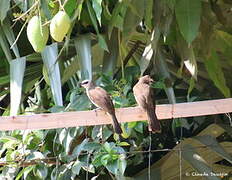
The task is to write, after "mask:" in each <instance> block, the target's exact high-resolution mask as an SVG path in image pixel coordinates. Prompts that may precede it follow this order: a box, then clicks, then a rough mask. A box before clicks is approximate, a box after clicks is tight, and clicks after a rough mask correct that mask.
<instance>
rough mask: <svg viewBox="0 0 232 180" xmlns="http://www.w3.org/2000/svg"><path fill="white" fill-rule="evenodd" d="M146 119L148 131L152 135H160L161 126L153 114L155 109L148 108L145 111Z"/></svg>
mask: <svg viewBox="0 0 232 180" xmlns="http://www.w3.org/2000/svg"><path fill="white" fill-rule="evenodd" d="M147 117H148V129H149V131H152V132H153V133H160V132H161V125H160V122H159V120H158V118H157V116H156V114H155V109H154V108H153V107H152V108H149V109H148V110H147Z"/></svg>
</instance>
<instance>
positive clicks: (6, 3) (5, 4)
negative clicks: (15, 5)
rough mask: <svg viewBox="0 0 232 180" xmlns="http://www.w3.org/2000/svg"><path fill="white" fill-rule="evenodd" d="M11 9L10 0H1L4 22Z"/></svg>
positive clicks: (0, 8) (0, 14)
mask: <svg viewBox="0 0 232 180" xmlns="http://www.w3.org/2000/svg"><path fill="white" fill-rule="evenodd" d="M9 9H10V1H9V0H1V1H0V20H1V22H3V20H4V19H5V17H6V15H7V12H8V10H9Z"/></svg>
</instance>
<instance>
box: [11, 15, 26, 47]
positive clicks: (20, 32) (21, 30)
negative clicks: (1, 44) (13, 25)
mask: <svg viewBox="0 0 232 180" xmlns="http://www.w3.org/2000/svg"><path fill="white" fill-rule="evenodd" d="M27 22H28V19H27V20H26V22H25V23H24V24H23V26H22V28H21V29H20V31H19V33H18V35H17V37H16V39H15V41H14V42H13V44H12V45H11V47H10V49H12V48H13V47H14V45H15V44H16V42H17V41H18V39H19V37H20V35H21V34H22V32H23V29H24V27H25V26H26V24H27Z"/></svg>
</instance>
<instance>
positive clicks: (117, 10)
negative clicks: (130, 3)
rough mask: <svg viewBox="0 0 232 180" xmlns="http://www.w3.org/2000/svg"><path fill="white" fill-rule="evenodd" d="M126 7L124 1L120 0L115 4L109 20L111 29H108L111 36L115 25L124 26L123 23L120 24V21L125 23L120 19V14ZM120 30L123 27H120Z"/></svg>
mask: <svg viewBox="0 0 232 180" xmlns="http://www.w3.org/2000/svg"><path fill="white" fill-rule="evenodd" d="M125 8H126V6H125V4H124V3H123V1H118V2H117V4H116V5H115V7H114V9H113V12H112V16H111V19H110V22H109V30H108V35H109V36H111V33H112V30H113V27H122V26H123V25H122V24H120V23H123V20H122V21H119V20H118V19H120V14H122V13H121V12H122V11H123V9H125ZM120 30H122V28H120Z"/></svg>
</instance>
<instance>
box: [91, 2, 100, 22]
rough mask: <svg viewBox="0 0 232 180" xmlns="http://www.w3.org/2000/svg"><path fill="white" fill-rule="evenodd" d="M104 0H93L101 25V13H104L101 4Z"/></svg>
mask: <svg viewBox="0 0 232 180" xmlns="http://www.w3.org/2000/svg"><path fill="white" fill-rule="evenodd" d="M101 3H102V0H94V1H92V7H93V9H94V11H95V14H96V17H97V20H98V22H99V24H100V26H101V13H102V6H101Z"/></svg>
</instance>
